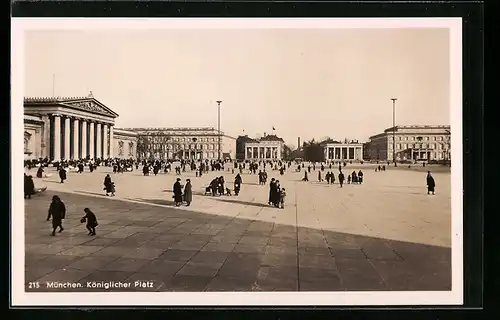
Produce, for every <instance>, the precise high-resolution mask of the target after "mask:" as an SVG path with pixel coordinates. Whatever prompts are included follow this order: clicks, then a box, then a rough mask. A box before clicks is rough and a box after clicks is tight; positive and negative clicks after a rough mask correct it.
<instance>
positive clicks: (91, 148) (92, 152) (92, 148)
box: [88, 122, 95, 159]
mask: <svg viewBox="0 0 500 320" xmlns="http://www.w3.org/2000/svg"><path fill="white" fill-rule="evenodd" d="M94 125H95V123H93V122H90V125H89V152H88V155H89V157H90V159H93V158H94V157H95V144H94V142H95V136H94Z"/></svg>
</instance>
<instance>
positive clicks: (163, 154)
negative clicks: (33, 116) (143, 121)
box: [121, 127, 236, 160]
mask: <svg viewBox="0 0 500 320" xmlns="http://www.w3.org/2000/svg"><path fill="white" fill-rule="evenodd" d="M121 130H124V131H129V132H135V133H137V157H138V158H139V159H149V158H155V159H177V160H179V159H193V160H202V159H203V160H205V159H208V160H216V159H219V154H220V159H234V158H235V156H236V139H235V138H234V137H231V136H228V135H225V134H224V133H223V132H221V133H220V150H219V134H218V132H217V130H216V129H215V128H213V127H199V128H183V127H179V128H122V129H121Z"/></svg>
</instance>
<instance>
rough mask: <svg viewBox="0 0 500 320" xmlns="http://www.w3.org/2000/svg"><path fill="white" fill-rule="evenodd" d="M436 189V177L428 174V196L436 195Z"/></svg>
mask: <svg viewBox="0 0 500 320" xmlns="http://www.w3.org/2000/svg"><path fill="white" fill-rule="evenodd" d="M435 187H436V182H435V181H434V177H433V176H432V175H431V172H430V171H428V172H427V194H431V192H432V194H433V195H434V194H435V193H434V188H435Z"/></svg>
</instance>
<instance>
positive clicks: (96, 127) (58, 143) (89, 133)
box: [24, 95, 118, 161]
mask: <svg viewBox="0 0 500 320" xmlns="http://www.w3.org/2000/svg"><path fill="white" fill-rule="evenodd" d="M117 117H118V114H117V113H115V112H113V111H112V110H111V109H109V108H108V107H106V106H105V105H104V104H102V103H101V102H99V101H98V100H96V99H95V98H93V97H92V95H90V96H89V97H78V98H76V97H72V98H61V97H52V98H25V99H24V157H25V159H36V158H48V159H50V160H54V161H59V160H61V159H66V160H69V159H82V158H90V159H92V158H108V157H113V156H114V155H113V153H114V148H113V145H114V143H113V127H114V124H115V119H116V118H117Z"/></svg>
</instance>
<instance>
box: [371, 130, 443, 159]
mask: <svg viewBox="0 0 500 320" xmlns="http://www.w3.org/2000/svg"><path fill="white" fill-rule="evenodd" d="M393 134H394V136H393ZM393 137H394V138H395V145H394V146H393ZM450 139H451V131H450V126H449V125H409V126H396V127H394V128H388V129H386V130H384V132H383V133H380V134H377V135H374V136H372V137H370V141H369V142H368V143H366V145H365V150H366V154H365V156H366V159H367V160H382V161H393V147H395V150H394V151H395V154H396V161H419V160H421V161H429V160H438V161H449V160H450V159H451V140H450Z"/></svg>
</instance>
